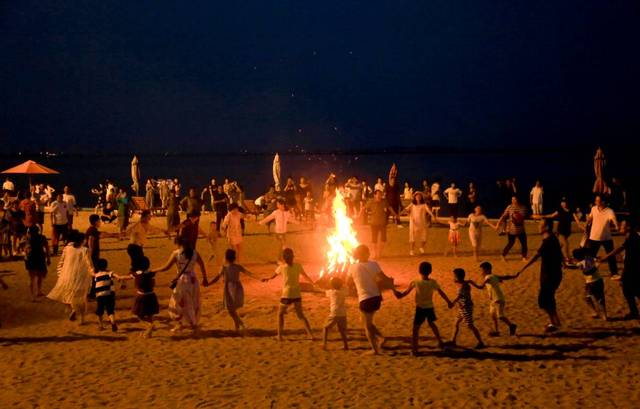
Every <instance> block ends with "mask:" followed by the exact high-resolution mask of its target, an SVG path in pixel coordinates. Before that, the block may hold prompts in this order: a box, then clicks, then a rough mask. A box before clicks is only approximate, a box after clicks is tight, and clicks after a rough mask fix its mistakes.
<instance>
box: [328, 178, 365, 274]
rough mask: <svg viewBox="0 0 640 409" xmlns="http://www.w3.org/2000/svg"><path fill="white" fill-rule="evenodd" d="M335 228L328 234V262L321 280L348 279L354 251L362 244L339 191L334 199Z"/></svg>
mask: <svg viewBox="0 0 640 409" xmlns="http://www.w3.org/2000/svg"><path fill="white" fill-rule="evenodd" d="M332 211H333V219H334V226H333V227H332V228H330V229H329V231H328V234H327V244H328V245H329V246H328V247H329V248H328V250H327V261H326V263H325V267H324V268H323V269H322V271H320V278H321V279H322V278H325V279H326V278H330V277H331V276H334V275H337V276H340V277H343V278H344V277H346V275H347V272H348V271H349V266H350V265H351V264H352V263H353V262H354V258H353V251H354V250H355V248H356V247H358V245H359V244H360V243H358V239H357V238H356V231H355V230H354V229H353V226H352V225H353V220H351V218H350V217H349V216H347V205H346V203H345V201H344V197H343V196H342V194H341V193H340V191H339V190H336V195H335V197H334V198H333V206H332Z"/></svg>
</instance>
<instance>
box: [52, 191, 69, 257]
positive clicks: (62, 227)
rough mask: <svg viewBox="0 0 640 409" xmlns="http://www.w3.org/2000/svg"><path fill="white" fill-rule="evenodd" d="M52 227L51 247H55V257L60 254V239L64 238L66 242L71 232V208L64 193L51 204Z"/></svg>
mask: <svg viewBox="0 0 640 409" xmlns="http://www.w3.org/2000/svg"><path fill="white" fill-rule="evenodd" d="M51 226H52V237H51V245H52V247H53V255H54V256H55V255H56V254H58V242H59V241H60V238H61V237H62V239H63V240H65V242H66V240H67V233H68V231H69V206H68V205H67V203H66V202H65V201H64V199H63V198H62V193H58V197H57V198H56V200H55V201H54V202H53V203H52V204H51Z"/></svg>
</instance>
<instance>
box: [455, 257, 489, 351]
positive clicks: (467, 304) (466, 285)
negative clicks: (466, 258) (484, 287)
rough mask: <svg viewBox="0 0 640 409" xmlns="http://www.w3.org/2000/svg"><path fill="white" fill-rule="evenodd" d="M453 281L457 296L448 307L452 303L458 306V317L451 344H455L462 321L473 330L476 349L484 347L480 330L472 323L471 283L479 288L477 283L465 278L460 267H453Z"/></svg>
mask: <svg viewBox="0 0 640 409" xmlns="http://www.w3.org/2000/svg"><path fill="white" fill-rule="evenodd" d="M453 275H454V281H455V283H456V285H457V286H458V296H457V297H456V299H455V300H453V301H452V302H451V304H449V308H452V307H453V306H454V305H457V306H458V318H457V319H456V329H455V331H454V333H453V338H452V339H451V344H452V345H456V338H457V337H458V332H459V331H460V324H462V322H463V321H464V323H465V324H466V325H467V327H468V328H469V329H470V330H471V332H473V335H474V336H475V337H476V339H477V340H478V343H477V344H476V349H482V348H484V347H485V345H484V342H482V338H481V337H480V332H479V331H478V328H476V326H475V325H474V323H473V300H471V285H473V286H474V287H476V288H481V287H480V286H479V285H478V284H476V283H474V282H473V281H471V280H465V275H466V273H465V271H464V270H463V269H461V268H455V269H454V270H453Z"/></svg>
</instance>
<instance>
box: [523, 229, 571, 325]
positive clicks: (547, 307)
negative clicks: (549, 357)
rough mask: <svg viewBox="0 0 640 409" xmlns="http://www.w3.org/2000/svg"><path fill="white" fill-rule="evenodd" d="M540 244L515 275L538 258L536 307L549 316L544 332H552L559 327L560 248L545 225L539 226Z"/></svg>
mask: <svg viewBox="0 0 640 409" xmlns="http://www.w3.org/2000/svg"><path fill="white" fill-rule="evenodd" d="M540 233H542V244H541V245H540V248H539V249H538V252H537V253H536V255H535V256H533V257H532V258H531V260H529V262H528V263H527V264H526V265H525V266H524V267H522V270H520V271H519V272H518V273H517V275H520V274H522V272H524V270H526V269H527V268H528V267H529V266H531V265H532V264H533V263H535V262H536V260H538V258H540V260H541V263H540V292H539V293H538V306H539V307H540V308H541V309H543V310H544V311H545V312H546V313H547V315H549V321H550V322H549V324H548V325H547V327H546V329H545V332H554V331H556V330H557V329H558V327H559V326H560V318H558V312H557V310H556V290H557V289H558V287H559V286H560V282H561V281H562V261H563V256H562V248H561V247H560V241H559V240H558V238H557V237H556V236H555V235H554V234H552V232H551V230H549V227H548V226H547V225H546V224H544V223H543V224H541V225H540Z"/></svg>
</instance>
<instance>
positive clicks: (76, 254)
mask: <svg viewBox="0 0 640 409" xmlns="http://www.w3.org/2000/svg"><path fill="white" fill-rule="evenodd" d="M83 241H84V234H82V233H78V232H73V233H72V234H71V237H69V244H67V246H65V248H64V249H63V250H62V255H61V256H60V261H59V262H58V281H57V282H56V285H55V286H54V287H53V289H52V290H51V292H50V293H49V294H48V295H47V298H50V299H52V300H54V301H59V302H61V303H64V304H68V305H69V306H70V307H71V314H70V315H69V320H71V321H75V319H76V314H77V313H79V314H80V325H83V324H84V315H85V313H86V309H87V294H89V290H90V289H91V283H92V282H93V274H94V270H93V263H92V262H91V256H90V254H89V249H88V248H86V247H84V246H82V242H83Z"/></svg>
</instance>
